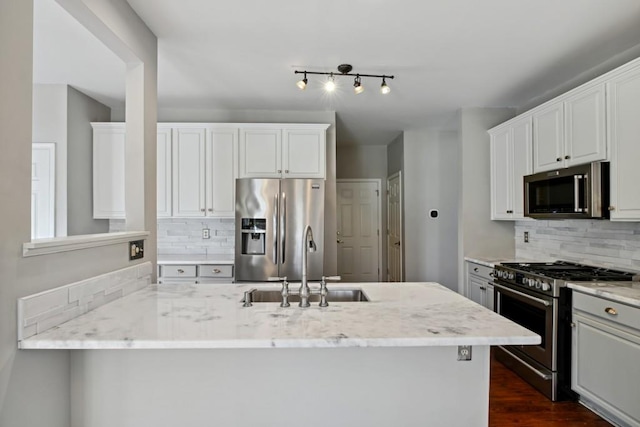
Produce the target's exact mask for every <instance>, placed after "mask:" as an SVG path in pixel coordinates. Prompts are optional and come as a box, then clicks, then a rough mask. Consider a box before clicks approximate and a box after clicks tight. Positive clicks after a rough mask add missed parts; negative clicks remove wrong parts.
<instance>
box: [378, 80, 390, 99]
mask: <svg viewBox="0 0 640 427" xmlns="http://www.w3.org/2000/svg"><path fill="white" fill-rule="evenodd" d="M389 92H391V88H390V87H389V86H387V82H386V81H385V80H384V77H383V78H382V84H381V85H380V93H381V94H383V95H386V94H388V93H389Z"/></svg>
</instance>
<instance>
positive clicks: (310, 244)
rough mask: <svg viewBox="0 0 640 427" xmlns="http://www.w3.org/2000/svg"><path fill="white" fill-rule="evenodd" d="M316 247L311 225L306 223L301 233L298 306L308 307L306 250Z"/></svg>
mask: <svg viewBox="0 0 640 427" xmlns="http://www.w3.org/2000/svg"><path fill="white" fill-rule="evenodd" d="M316 249H317V246H316V242H314V241H313V231H312V230H311V226H310V225H307V226H306V227H305V229H304V233H303V235H302V280H301V282H300V304H299V306H300V307H309V305H310V304H309V295H310V294H311V291H310V289H309V284H308V283H307V269H308V267H307V263H308V262H307V252H315V251H316Z"/></svg>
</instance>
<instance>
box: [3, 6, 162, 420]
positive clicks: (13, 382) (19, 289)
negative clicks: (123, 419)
mask: <svg viewBox="0 0 640 427" xmlns="http://www.w3.org/2000/svg"><path fill="white" fill-rule="evenodd" d="M63 3H64V4H65V5H67V6H71V7H76V8H77V9H80V10H84V11H85V13H86V14H87V15H92V16H93V20H92V22H93V23H94V25H95V24H101V25H103V26H104V27H103V30H104V28H106V27H108V28H110V31H111V32H110V35H111V38H110V39H109V41H110V43H121V44H122V45H127V46H129V47H130V48H131V49H134V51H137V52H138V53H140V54H141V57H143V58H144V60H145V62H144V64H145V69H146V71H147V72H148V73H150V74H155V73H156V71H157V66H156V62H155V57H156V52H157V51H156V49H155V37H154V36H153V34H152V33H151V32H150V31H149V30H148V29H147V28H146V27H144V26H140V25H139V24H137V25H135V19H134V18H133V16H134V14H133V11H132V10H131V9H130V8H129V6H128V5H127V4H126V2H124V1H121V0H119V1H108V0H92V1H91V9H88V7H87V6H86V5H85V4H84V3H83V2H82V1H80V0H64V1H63ZM114 9H117V13H115V12H114ZM114 15H118V16H120V17H122V18H124V19H125V20H128V21H127V23H123V21H121V22H118V20H117V19H115V18H114ZM96 18H97V19H96ZM103 20H104V21H106V24H104V21H103ZM127 29H128V31H126V30H127ZM102 35H104V32H103V33H102ZM143 38H144V39H145V40H146V43H147V45H148V47H149V48H148V50H145V49H140V48H139V43H138V41H139V40H140V39H143ZM135 49H138V50H135ZM143 53H146V55H142V54H143ZM148 58H152V59H154V60H153V61H152V60H148ZM0 63H1V64H2V67H1V68H0V93H2V95H3V96H2V97H0V141H2V147H3V155H2V156H0V200H2V201H3V203H0V218H2V221H0V425H1V426H2V427H31V426H37V427H39V426H47V427H69V425H70V379H69V375H70V365H69V352H67V351H36V350H30V351H19V350H18V349H17V325H16V318H17V314H16V305H17V304H16V299H17V298H19V297H22V296H26V295H30V294H33V293H37V292H40V291H44V290H47V289H51V288H54V287H57V286H60V285H63V284H67V283H70V282H75V281H78V280H82V279H85V278H88V277H92V276H95V275H98V274H102V273H105V272H109V271H113V270H116V269H119V268H123V267H126V266H128V265H131V263H130V262H129V261H128V258H127V244H121V245H112V246H105V247H100V248H93V249H86V250H80V251H72V252H65V253H58V254H53V255H42V256H37V257H30V258H23V257H22V244H23V243H24V242H28V241H30V233H31V224H30V218H31V214H30V212H31V197H30V192H31V191H30V189H31V143H32V129H31V127H32V95H33V81H32V74H31V72H30V70H31V69H32V64H33V2H32V1H29V0H3V1H2V2H0ZM151 84H152V85H153V87H155V84H156V83H155V80H154V81H153V82H152V83H151ZM146 93H147V95H146V99H147V101H148V102H147V104H146V105H147V106H148V105H149V103H151V104H155V90H154V91H149V90H147V91H146ZM138 111H139V112H140V111H141V110H138ZM147 112H148V111H147ZM151 113H152V115H153V120H149V126H150V127H153V128H155V109H154V110H153V111H152V112H151ZM140 145H142V144H140ZM145 146H148V147H149V148H150V149H153V158H151V157H149V160H152V161H153V162H154V163H155V132H154V134H153V135H149V138H148V139H147V138H145ZM140 169H142V170H143V171H144V178H145V181H146V182H147V183H148V184H149V186H151V187H152V188H154V189H155V179H156V178H155V168H154V169H153V170H152V171H149V170H146V164H145V167H140ZM153 193H155V190H154V191H153ZM4 201H10V203H4ZM154 201H155V199H154ZM140 203H141V204H142V202H140ZM147 211H148V214H149V216H150V217H155V214H156V208H155V203H154V204H153V205H147ZM150 228H151V230H150V231H151V232H152V233H154V229H155V222H153V223H152V224H151V227H150ZM151 239H152V240H155V234H152V236H151ZM151 246H153V249H152V251H155V244H154V243H152V245H151ZM149 258H151V259H149ZM149 258H147V257H145V261H152V262H155V255H154V254H153V253H152V254H150V256H149Z"/></svg>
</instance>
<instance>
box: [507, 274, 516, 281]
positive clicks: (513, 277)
mask: <svg viewBox="0 0 640 427" xmlns="http://www.w3.org/2000/svg"><path fill="white" fill-rule="evenodd" d="M515 277H516V275H515V274H513V273H509V276H508V279H509V280H513V279H515Z"/></svg>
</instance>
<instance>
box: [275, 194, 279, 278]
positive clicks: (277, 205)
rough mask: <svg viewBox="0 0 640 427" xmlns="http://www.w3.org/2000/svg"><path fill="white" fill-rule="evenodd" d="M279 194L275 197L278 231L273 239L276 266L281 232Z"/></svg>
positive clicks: (276, 226) (276, 227)
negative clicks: (279, 228) (279, 227)
mask: <svg viewBox="0 0 640 427" xmlns="http://www.w3.org/2000/svg"><path fill="white" fill-rule="evenodd" d="M278 196H279V194H278V193H276V195H275V199H276V208H275V209H274V210H273V225H274V227H275V229H276V233H275V237H276V238H275V239H273V241H274V242H273V259H274V263H275V264H276V265H278V234H279V230H278V226H279V225H280V220H279V218H280V198H279V197H278Z"/></svg>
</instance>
